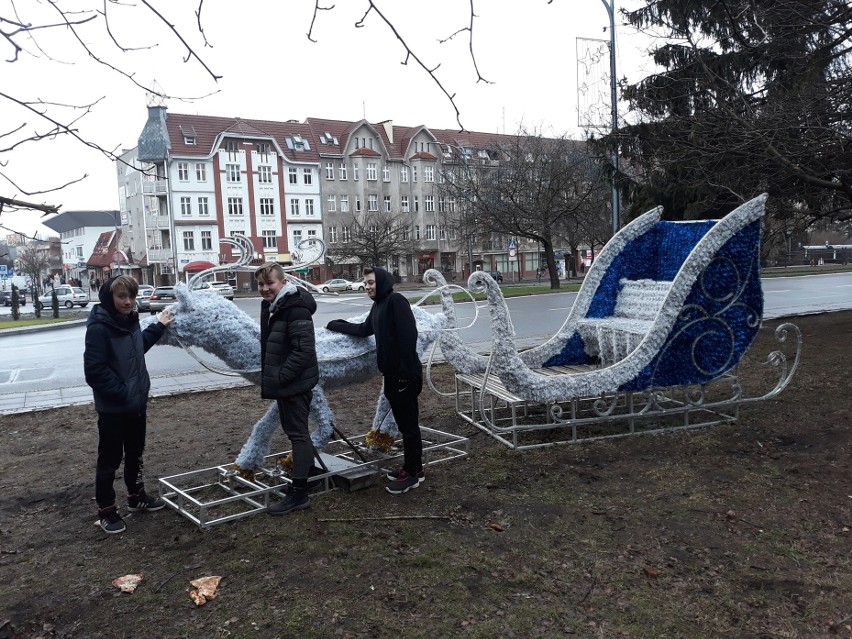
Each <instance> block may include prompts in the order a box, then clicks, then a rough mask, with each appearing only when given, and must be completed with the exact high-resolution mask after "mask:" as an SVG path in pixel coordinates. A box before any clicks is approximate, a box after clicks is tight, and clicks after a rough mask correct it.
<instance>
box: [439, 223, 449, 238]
mask: <svg viewBox="0 0 852 639" xmlns="http://www.w3.org/2000/svg"><path fill="white" fill-rule="evenodd" d="M438 239H440V240H446V239H447V229H445V228H444V227H443V226H442V227H441V228H439V229H438Z"/></svg>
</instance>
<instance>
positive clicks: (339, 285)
mask: <svg viewBox="0 0 852 639" xmlns="http://www.w3.org/2000/svg"><path fill="white" fill-rule="evenodd" d="M353 284H354V282H350V281H349V280H344V279H342V278H339V277H338V278H336V279H333V280H328V281H327V282H324V283H322V284H320V285H319V288H320V290H321V291H322V292H323V293H332V292H335V291H351V290H352V286H353ZM362 286H363V285H362Z"/></svg>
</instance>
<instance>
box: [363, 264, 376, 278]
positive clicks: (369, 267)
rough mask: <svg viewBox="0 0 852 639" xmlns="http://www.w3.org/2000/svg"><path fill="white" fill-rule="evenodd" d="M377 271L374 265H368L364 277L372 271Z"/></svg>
mask: <svg viewBox="0 0 852 639" xmlns="http://www.w3.org/2000/svg"><path fill="white" fill-rule="evenodd" d="M375 272H376V269H374V268H373V267H372V266H368V267H367V268H365V269H364V277H366V276H367V275H369V274H370V273H375Z"/></svg>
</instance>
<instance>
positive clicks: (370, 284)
mask: <svg viewBox="0 0 852 639" xmlns="http://www.w3.org/2000/svg"><path fill="white" fill-rule="evenodd" d="M364 290H365V291H367V295H369V296H370V299H371V300H374V299H376V274H375V273H368V274H367V275H365V276H364Z"/></svg>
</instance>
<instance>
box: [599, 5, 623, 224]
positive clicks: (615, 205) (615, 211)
mask: <svg viewBox="0 0 852 639" xmlns="http://www.w3.org/2000/svg"><path fill="white" fill-rule="evenodd" d="M601 2H602V3H603V6H604V7H606V12H607V13H608V14H609V91H610V100H611V102H612V104H611V107H612V123H611V127H612V135H613V142H614V143H615V151H613V153H612V234H613V235H615V234H616V233H617V232H618V221H619V202H618V182H617V178H618V143H617V142H616V141H615V132H616V131H617V130H618V95H617V91H616V80H615V0H601Z"/></svg>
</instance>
